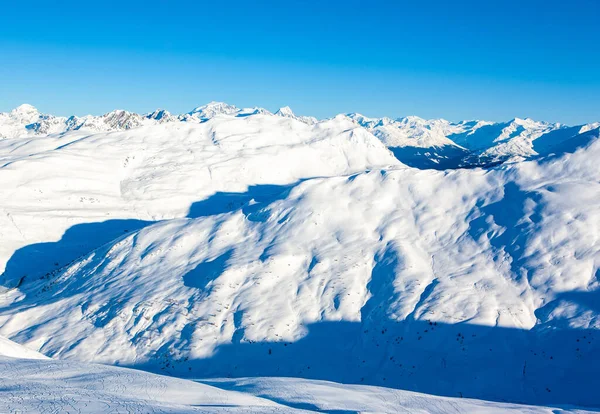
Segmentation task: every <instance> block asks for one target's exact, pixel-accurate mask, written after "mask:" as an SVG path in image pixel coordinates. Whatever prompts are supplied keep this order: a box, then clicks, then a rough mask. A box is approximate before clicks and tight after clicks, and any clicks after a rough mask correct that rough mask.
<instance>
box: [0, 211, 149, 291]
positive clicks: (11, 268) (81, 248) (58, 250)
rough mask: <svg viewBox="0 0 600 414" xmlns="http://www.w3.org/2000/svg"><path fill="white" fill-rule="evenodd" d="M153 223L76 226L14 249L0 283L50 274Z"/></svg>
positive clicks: (18, 282) (12, 284) (17, 282)
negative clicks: (51, 239)
mask: <svg viewBox="0 0 600 414" xmlns="http://www.w3.org/2000/svg"><path fill="white" fill-rule="evenodd" d="M149 224H152V222H151V221H143V220H134V219H131V220H107V221H103V222H99V223H86V224H77V225H74V226H72V227H70V228H69V229H68V230H67V231H66V232H65V233H64V234H63V235H62V237H61V239H60V240H59V241H57V242H46V243H35V244H31V245H28V246H25V247H23V248H21V249H19V250H17V251H16V252H14V254H13V255H12V256H11V258H10V259H9V260H8V262H7V264H6V268H5V270H4V273H3V274H2V275H0V285H1V286H4V287H5V288H9V289H10V288H15V287H18V286H21V285H22V284H23V283H26V282H28V281H31V280H36V279H40V278H43V277H50V276H51V274H52V273H55V272H56V271H58V270H60V269H61V268H62V267H63V266H66V265H67V264H69V263H71V262H72V261H73V260H75V259H77V258H79V257H80V256H82V255H84V254H86V253H88V252H90V251H92V250H94V249H96V248H98V247H100V246H102V245H104V244H106V243H108V242H110V241H113V240H115V239H117V238H119V237H122V236H123V235H125V234H127V233H129V232H133V231H136V230H139V229H141V228H142V227H145V226H147V225H149Z"/></svg>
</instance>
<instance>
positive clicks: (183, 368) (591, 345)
mask: <svg viewBox="0 0 600 414" xmlns="http://www.w3.org/2000/svg"><path fill="white" fill-rule="evenodd" d="M378 325H379V326H378V327H377V329H372V325H370V324H364V323H358V322H344V321H339V322H320V323H315V324H311V325H308V334H307V335H306V336H305V337H304V338H302V339H300V340H299V341H296V342H284V341H281V342H250V341H242V342H239V343H231V344H227V345H222V346H220V347H219V348H218V350H217V352H216V354H215V355H214V356H212V357H211V358H207V359H197V360H187V361H171V363H170V365H169V367H168V368H165V367H158V366H157V365H156V364H139V365H136V366H135V367H136V368H141V369H145V370H149V371H153V372H158V373H166V374H169V375H175V376H180V377H191V378H211V377H212V378H219V377H220V378H222V377H255V376H266V377H269V376H278V377H300V378H309V379H321V380H329V381H336V382H342V383H355V384H369V385H379V386H386V387H392V388H400V389H404V390H411V391H417V392H424V393H427V394H434V395H443V396H452V397H469V398H481V399H486V400H494V401H510V402H521V403H528V404H545V405H548V404H573V405H580V406H591V407H598V406H600V397H598V395H597V390H598V387H599V386H600V378H598V375H597V374H598V372H600V358H598V357H597V355H598V351H599V346H598V345H599V343H600V333H599V332H598V331H597V330H593V329H543V328H540V329H533V330H530V331H527V330H520V329H510V328H501V327H485V326H478V325H469V324H442V323H437V322H428V321H420V320H412V321H400V322H398V321H391V320H389V319H382V320H381V321H380V323H379V324H378Z"/></svg>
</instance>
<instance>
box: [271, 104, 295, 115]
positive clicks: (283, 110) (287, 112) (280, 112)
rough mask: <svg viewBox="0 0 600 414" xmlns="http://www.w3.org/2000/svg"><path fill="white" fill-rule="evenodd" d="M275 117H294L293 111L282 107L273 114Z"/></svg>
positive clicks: (287, 107)
mask: <svg viewBox="0 0 600 414" xmlns="http://www.w3.org/2000/svg"><path fill="white" fill-rule="evenodd" d="M275 115H279V116H294V111H292V108H290V107H289V106H283V107H281V108H279V109H278V110H277V112H275Z"/></svg>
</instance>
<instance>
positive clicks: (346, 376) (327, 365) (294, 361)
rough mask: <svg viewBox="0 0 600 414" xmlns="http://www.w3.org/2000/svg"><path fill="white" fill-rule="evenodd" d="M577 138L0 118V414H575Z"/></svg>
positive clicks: (593, 251)
mask: <svg viewBox="0 0 600 414" xmlns="http://www.w3.org/2000/svg"><path fill="white" fill-rule="evenodd" d="M599 136H600V123H590V124H587V125H579V126H564V125H560V124H550V123H545V122H537V121H533V120H531V119H518V118H517V119H514V120H512V121H509V122H506V123H492V122H486V121H464V122H458V123H453V122H449V121H445V120H423V119H421V118H417V117H405V118H399V119H395V120H394V119H390V118H367V117H365V116H362V115H360V114H345V115H338V116H336V117H333V118H330V119H325V120H318V119H315V118H313V117H307V116H297V115H295V114H294V113H293V112H292V111H291V109H290V108H288V107H286V108H281V109H280V110H278V111H276V112H270V111H267V110H265V109H262V108H244V109H239V108H236V107H235V106H232V105H228V104H224V103H216V102H211V103H210V104H207V105H204V106H201V107H198V108H196V109H194V110H193V111H191V112H189V113H187V114H182V115H172V114H170V113H168V112H167V111H164V110H157V111H155V112H152V113H150V114H142V115H140V114H135V113H130V112H127V111H113V112H110V113H108V114H106V115H103V116H85V117H75V116H72V117H68V118H67V117H55V116H52V115H46V114H40V113H39V111H37V110H36V109H35V108H34V107H32V106H30V105H22V106H20V107H18V108H16V109H15V110H13V111H11V112H8V113H0V240H2V242H1V243H0V335H2V336H3V338H2V337H0V355H1V356H0V366H1V367H0V411H1V412H5V411H8V412H10V411H11V410H13V411H19V410H20V411H24V412H37V411H43V410H46V411H48V412H68V411H70V412H79V411H81V412H86V411H87V412H98V411H108V410H109V408H110V409H112V410H113V412H120V411H119V410H122V411H127V410H129V412H163V411H164V412H193V411H194V410H195V411H200V412H213V411H218V412H236V411H237V412H311V411H317V412H323V411H325V412H340V413H341V412H388V413H394V412H411V413H412V412H427V413H446V412H478V413H479V412H505V411H508V412H510V411H512V412H532V413H538V412H540V413H541V412H548V413H551V412H563V411H568V412H585V411H583V410H588V411H595V410H597V409H598V408H599V407H600V397H598V392H597V390H598V389H599V388H600V357H599V355H600V317H599V315H600V282H599V279H600V270H599V269H600V167H599V165H598V160H599V159H600V138H599ZM98 364H104V365H98ZM144 371H145V372H144ZM157 374H162V375H157ZM519 404H521V405H519ZM523 404H525V405H523ZM578 407H579V408H578ZM78 410H79V411H78ZM153 410H154V411H153Z"/></svg>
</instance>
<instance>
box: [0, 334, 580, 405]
mask: <svg viewBox="0 0 600 414" xmlns="http://www.w3.org/2000/svg"><path fill="white" fill-rule="evenodd" d="M4 345H6V344H5V343H2V344H1V345H0V346H4ZM0 384H1V387H0V412H3V413H8V412H60V413H98V412H127V413H150V412H152V413H192V412H199V413H200V412H201V413H279V414H283V413H290V414H294V413H310V412H323V411H325V412H379V413H399V412H410V413H432V414H433V413H448V412H461V413H504V412H514V413H562V412H571V413H585V412H586V411H583V410H578V409H575V408H564V409H563V408H546V407H533V406H524V405H515V404H502V403H490V402H486V401H477V400H468V399H456V398H442V397H431V396H427V395H423V394H417V393H411V392H405V391H398V390H392V389H386V388H381V387H367V386H351V385H344V384H337V383H332V382H322V381H309V380H300V379H294V378H269V379H267V378H246V379H241V380H231V379H228V380H211V381H210V382H207V381H206V382H195V381H191V380H181V379H177V378H171V377H165V376H160V375H154V374H149V373H146V372H142V371H136V370H131V369H126V368H119V367H108V366H102V365H95V364H85V363H75V362H66V361H54V360H33V359H16V358H7V357H0Z"/></svg>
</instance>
